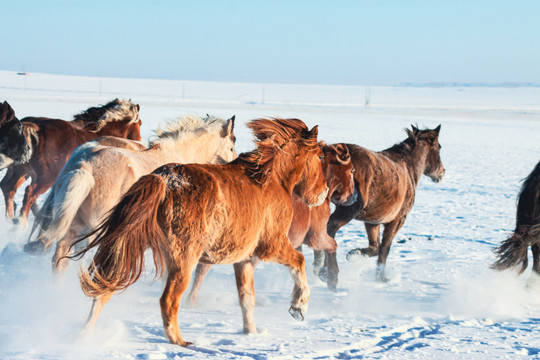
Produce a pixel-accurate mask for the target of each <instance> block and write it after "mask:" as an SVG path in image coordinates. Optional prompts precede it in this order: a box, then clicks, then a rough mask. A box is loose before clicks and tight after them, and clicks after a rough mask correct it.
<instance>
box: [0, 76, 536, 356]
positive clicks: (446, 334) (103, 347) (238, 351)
mask: <svg viewBox="0 0 540 360" xmlns="http://www.w3.org/2000/svg"><path fill="white" fill-rule="evenodd" d="M115 97H121V98H131V99H132V101H134V102H135V103H139V104H140V105H141V118H142V120H143V126H142V132H143V138H145V139H147V138H148V137H150V136H151V135H152V134H153V132H152V130H153V129H155V128H156V127H157V126H158V124H160V123H162V122H164V121H166V120H169V119H172V118H175V117H178V116H181V115H186V114H199V115H204V114H206V113H210V114H214V115H217V116H220V117H224V118H228V117H230V116H231V115H234V114H235V115H236V119H237V128H236V129H235V132H236V135H237V138H238V143H237V149H238V150H239V151H246V150H250V149H252V148H253V143H252V136H251V134H250V133H249V131H248V129H247V128H246V127H245V125H244V124H245V122H247V121H248V120H250V119H253V118H257V117H297V118H300V119H303V120H304V121H305V122H306V123H307V124H308V125H309V126H313V125H319V138H320V139H324V140H326V141H327V142H329V143H334V142H351V143H356V144H359V145H362V146H365V147H367V148H370V149H373V150H382V149H385V148H387V147H390V146H391V145H393V144H394V143H396V142H399V141H401V140H403V139H404V138H405V133H404V131H403V128H405V127H409V126H410V124H418V125H419V126H420V127H435V126H436V125H438V124H442V129H441V135H440V143H441V145H442V150H441V157H442V160H443V163H444V165H445V168H446V176H445V178H444V179H443V181H442V182H441V183H438V184H435V183H432V182H431V181H430V180H429V179H427V178H425V177H424V178H423V179H422V181H421V182H420V185H419V188H418V191H417V196H416V203H415V206H414V208H413V210H412V211H411V213H410V214H409V216H408V218H407V221H406V223H405V226H404V227H403V229H402V230H401V231H400V232H399V233H398V235H397V236H396V238H395V240H394V243H393V246H392V249H391V251H390V255H389V258H388V266H387V274H388V275H389V277H390V279H391V281H390V282H389V283H385V284H381V283H378V282H376V281H375V261H376V260H375V258H360V259H357V260H355V261H350V262H348V261H346V260H345V254H346V253H347V252H348V251H349V250H351V249H353V248H356V247H364V246H366V244H367V239H366V236H365V232H364V227H363V225H362V223H360V222H354V223H350V224H349V225H347V226H345V227H344V228H343V229H342V230H341V231H340V232H339V233H338V234H337V237H336V240H337V241H338V244H339V248H338V261H339V264H340V270H341V271H340V274H339V279H340V281H339V285H338V292H337V293H333V292H331V291H329V290H328V289H327V288H326V286H325V284H323V283H322V282H321V281H319V280H318V279H317V278H316V277H315V276H314V275H313V274H312V270H311V261H312V259H313V256H312V254H311V252H310V251H309V250H308V249H304V253H305V254H306V258H307V263H308V266H307V273H308V281H309V284H310V287H311V298H310V301H309V309H308V313H307V317H306V320H305V321H304V322H297V321H295V320H294V319H293V318H292V317H291V316H290V315H289V314H288V312H287V310H288V308H289V302H290V294H291V291H292V288H293V281H292V279H291V277H290V275H289V274H288V271H287V270H286V269H285V268H284V267H282V266H279V265H276V264H271V263H264V264H261V265H260V266H259V267H258V268H257V271H256V275H255V288H256V292H257V306H256V308H255V319H256V323H257V326H258V328H259V330H260V333H259V334H258V335H254V336H252V335H250V336H245V335H243V334H242V320H241V313H240V307H239V306H238V304H237V295H236V286H235V281H234V275H233V271H232V266H225V265H222V266H215V267H214V268H213V269H212V271H211V273H210V275H209V276H208V278H207V279H206V281H205V283H204V284H203V286H202V289H201V296H200V302H199V306H198V307H197V308H195V309H187V308H181V309H180V313H179V322H180V328H181V330H182V334H183V337H184V339H186V340H187V341H194V342H195V344H196V345H195V346H191V347H189V348H181V347H178V346H174V345H170V344H169V343H168V341H167V339H166V338H165V336H164V333H163V330H162V323H161V316H160V311H159V304H158V299H159V297H160V295H161V290H162V283H161V281H152V279H153V271H152V269H148V272H147V276H146V277H145V278H143V279H142V280H140V281H139V282H138V283H137V284H135V285H134V286H132V287H131V288H129V289H128V290H127V291H126V292H124V293H122V294H120V295H117V296H114V297H113V299H112V300H111V301H110V302H109V303H108V304H107V306H106V307H105V309H104V311H103V313H102V315H101V317H100V319H99V321H98V325H97V328H96V333H95V336H94V338H93V339H92V340H90V341H88V342H80V341H78V340H77V335H78V332H79V330H80V329H81V327H82V325H83V323H84V321H85V320H86V317H87V315H88V312H89V309H90V304H91V301H90V299H89V298H87V297H85V296H84V295H83V293H82V291H81V290H80V287H79V282H78V279H77V268H78V267H79V266H80V264H78V263H73V264H70V269H69V271H68V273H67V274H66V276H64V277H63V278H62V279H59V278H56V277H55V276H53V274H52V271H51V265H50V259H51V254H50V253H49V254H47V255H46V256H42V257H32V256H29V255H27V254H25V253H24V252H23V251H22V246H23V244H24V243H25V242H26V241H27V236H28V232H29V229H20V228H17V227H15V226H14V225H11V224H10V222H9V221H7V220H6V219H5V218H4V217H3V216H0V231H1V232H2V234H3V236H2V238H1V240H0V309H1V310H0V358H1V359H74V358H77V359H175V358H184V357H185V358H189V359H206V358H212V359H257V360H258V359H361V358H362V359H363V358H373V359H383V358H389V359H445V358H449V359H454V358H464V359H465V358H466V359H487V358H511V359H515V358H539V357H540V336H539V335H538V334H539V333H540V286H538V285H536V286H535V285H534V283H533V282H532V281H530V280H529V279H530V269H529V270H527V271H526V272H525V274H524V275H522V276H520V277H517V276H515V273H513V272H506V273H497V272H494V271H492V270H490V269H489V265H490V263H492V262H493V260H494V255H493V254H492V249H493V247H494V246H496V245H498V244H499V243H500V242H501V241H502V240H504V239H505V238H506V237H507V236H508V234H509V233H510V232H511V230H512V229H513V227H514V221H515V208H516V196H517V194H518V191H519V188H520V185H521V180H522V179H523V178H524V177H525V176H527V175H528V174H529V172H530V171H531V170H532V169H533V167H534V165H535V164H536V163H537V161H538V160H540V145H539V141H538V138H539V136H540V89H539V88H467V87H465V88H458V87H452V88H412V87H395V88H392V87H371V88H366V87H350V86H348V87H340V86H308V85H303V86H293V85H261V84H226V83H202V82H200V83H198V82H180V81H164V80H129V79H128V80H126V79H105V78H104V79H100V78H84V77H67V76H57V75H56V76H53V75H41V74H32V75H30V76H17V75H15V74H14V73H11V72H0V100H2V101H3V100H7V101H8V102H9V103H10V104H11V105H12V107H13V108H14V109H15V112H16V114H17V116H18V117H19V118H22V117H25V116H30V115H34V116H48V117H59V118H62V119H71V117H72V115H73V114H74V113H77V112H80V111H82V110H84V109H86V108H87V107H89V106H92V105H96V104H103V103H105V102H107V101H109V100H111V99H113V98H115ZM366 103H368V104H367V105H366ZM22 193H23V190H22V188H21V189H20V191H19V193H18V195H17V198H16V200H17V202H19V203H20V202H21V200H22ZM0 211H1V212H4V205H3V203H2V205H1V209H0ZM32 221H33V218H31V219H30V224H31V223H32Z"/></svg>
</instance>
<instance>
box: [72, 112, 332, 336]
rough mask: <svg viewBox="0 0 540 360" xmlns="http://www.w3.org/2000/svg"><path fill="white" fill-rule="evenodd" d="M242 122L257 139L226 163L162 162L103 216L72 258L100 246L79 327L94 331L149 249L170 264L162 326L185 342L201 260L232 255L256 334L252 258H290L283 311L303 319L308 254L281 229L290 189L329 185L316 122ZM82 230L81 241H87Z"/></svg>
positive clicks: (316, 195)
mask: <svg viewBox="0 0 540 360" xmlns="http://www.w3.org/2000/svg"><path fill="white" fill-rule="evenodd" d="M248 126H249V127H250V128H251V129H252V130H253V132H254V134H255V136H256V139H257V141H256V144H257V148H256V149H255V150H253V151H251V152H248V153H243V154H241V155H240V156H239V157H238V158H237V159H236V160H234V161H232V162H231V163H228V164H224V165H202V164H187V165H180V164H167V165H164V166H162V167H160V168H158V169H156V170H155V171H154V172H153V173H152V174H150V175H146V176H143V177H141V178H140V179H139V180H138V181H137V182H136V183H135V184H134V185H133V186H132V187H131V188H130V189H129V190H128V192H127V193H126V194H125V195H124V196H123V197H122V199H121V200H120V202H119V203H118V204H117V205H116V206H115V207H114V208H113V209H112V210H111V212H110V213H109V215H108V216H107V217H106V218H105V220H104V222H103V223H102V225H100V226H99V227H98V228H97V229H95V230H94V231H93V232H91V233H90V234H88V235H87V236H92V235H96V239H95V240H94V241H93V242H92V243H91V244H90V245H89V246H88V247H86V248H85V249H83V250H82V251H80V252H79V253H77V254H75V255H74V256H72V257H77V256H82V255H84V254H85V253H86V252H87V251H89V250H90V249H92V248H94V247H97V252H96V254H95V256H94V258H93V261H92V264H91V265H90V268H89V269H88V271H85V272H82V273H81V274H80V276H81V286H82V289H83V291H84V292H85V293H86V294H87V295H89V296H92V297H93V298H94V302H93V305H92V311H91V314H90V316H89V318H88V321H87V323H86V326H85V330H86V331H91V330H92V329H93V328H94V324H95V322H96V320H97V317H98V316H99V313H100V311H101V309H102V308H103V306H104V305H105V303H107V301H108V300H109V299H110V297H111V296H112V295H113V293H114V292H116V291H120V290H123V289H126V288H127V287H128V286H130V285H131V284H133V283H134V282H135V281H137V279H139V277H140V276H141V274H142V271H143V270H144V253H145V250H146V249H147V248H148V247H150V249H151V250H152V252H153V258H154V263H155V266H156V273H157V274H161V275H163V273H164V272H166V273H167V281H166V285H165V289H164V291H163V295H162V296H161V299H160V305H161V315H162V318H163V326H164V328H165V333H166V335H167V337H168V338H169V340H170V342H171V343H173V344H178V345H181V346H187V345H189V344H190V343H188V342H186V341H184V340H183V339H182V335H181V333H180V328H179V327H178V309H179V306H180V298H181V296H182V294H183V293H184V291H185V290H186V289H187V287H188V284H189V281H190V278H191V273H192V271H193V269H194V268H195V266H196V265H197V263H198V262H203V263H207V264H223V263H227V264H233V263H234V270H235V274H236V283H237V288H238V294H239V298H240V307H241V308H242V315H243V320H244V332H245V333H255V332H256V331H257V329H256V328H255V322H254V319H253V306H254V305H255V292H254V288H253V266H252V261H253V259H255V258H259V259H261V260H268V261H275V262H278V263H280V264H283V265H286V266H287V267H289V269H290V271H291V274H292V277H293V279H294V281H295V286H294V290H293V299H292V303H291V307H290V309H289V313H290V314H291V315H292V316H293V317H294V318H295V319H303V318H304V314H305V312H306V310H307V302H308V298H309V287H308V285H307V281H306V274H305V260H304V256H303V255H302V254H301V253H300V252H298V251H296V250H295V249H294V248H293V247H292V245H291V243H290V242H289V238H288V237H287V230H288V228H289V226H290V223H291V219H292V202H291V195H292V192H293V188H294V187H295V186H296V187H297V189H296V192H297V193H298V194H299V195H300V196H301V197H302V199H303V200H304V201H305V202H306V203H307V204H308V205H320V204H321V203H322V202H323V201H324V200H325V199H326V196H327V193H328V188H327V186H326V182H325V180H324V176H323V173H322V168H321V157H322V151H321V150H320V148H319V146H318V145H317V127H314V128H313V129H312V130H311V131H310V130H309V129H308V128H307V126H306V125H305V124H304V123H303V122H302V121H301V120H298V119H274V120H268V119H258V120H252V121H251V122H250V123H248ZM84 240H85V238H82V239H81V240H78V241H84Z"/></svg>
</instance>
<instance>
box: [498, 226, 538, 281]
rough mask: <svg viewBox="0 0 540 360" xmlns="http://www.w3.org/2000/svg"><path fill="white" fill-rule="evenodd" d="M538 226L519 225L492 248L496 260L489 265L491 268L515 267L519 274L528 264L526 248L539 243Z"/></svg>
mask: <svg viewBox="0 0 540 360" xmlns="http://www.w3.org/2000/svg"><path fill="white" fill-rule="evenodd" d="M539 234H540V226H529V225H521V226H518V227H517V228H516V230H515V231H514V233H513V234H512V236H510V237H509V238H508V239H506V240H505V241H503V242H502V244H501V245H500V246H498V247H497V248H495V249H494V252H495V254H496V255H497V260H496V261H495V262H494V263H493V264H492V265H491V267H492V268H493V269H496V270H505V269H509V268H517V271H518V272H519V273H520V274H521V273H523V271H525V269H526V268H527V265H528V259H527V250H528V248H529V246H531V245H534V244H538V243H540V238H539V237H538V235H539Z"/></svg>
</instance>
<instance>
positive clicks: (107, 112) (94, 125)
mask: <svg viewBox="0 0 540 360" xmlns="http://www.w3.org/2000/svg"><path fill="white" fill-rule="evenodd" d="M139 110H140V106H139V105H138V104H133V103H132V102H131V100H119V99H114V100H112V101H110V102H109V103H107V104H105V105H102V106H95V107H90V108H88V109H87V110H85V111H84V112H82V113H81V114H78V115H75V118H74V120H76V121H82V122H84V123H85V125H84V129H85V130H87V131H90V132H93V133H97V134H98V135H99V136H105V135H109V136H118V137H123V138H127V139H130V140H137V141H140V140H142V138H141V124H142V121H141V119H140V116H139Z"/></svg>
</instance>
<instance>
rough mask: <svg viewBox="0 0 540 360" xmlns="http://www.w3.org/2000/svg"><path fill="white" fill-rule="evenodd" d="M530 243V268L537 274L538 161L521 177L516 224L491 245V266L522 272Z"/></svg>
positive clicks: (539, 224)
mask: <svg viewBox="0 0 540 360" xmlns="http://www.w3.org/2000/svg"><path fill="white" fill-rule="evenodd" d="M529 246H530V247H531V250H532V255H533V267H532V269H533V272H534V273H536V274H537V275H540V162H539V163H538V164H536V167H535V168H534V170H533V171H532V172H531V173H530V174H529V176H528V177H527V178H526V179H525V182H524V183H523V186H522V187H521V191H520V193H519V196H518V204H517V214H516V228H515V230H514V233H513V234H512V236H510V237H509V238H508V239H506V240H505V241H503V243H502V244H501V245H500V246H499V247H498V248H496V249H495V253H496V254H497V261H495V263H494V264H493V266H492V267H493V268H495V269H498V270H505V269H508V268H517V269H518V271H519V273H520V274H521V273H523V271H525V269H526V268H527V265H528V259H527V250H528V248H529Z"/></svg>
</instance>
